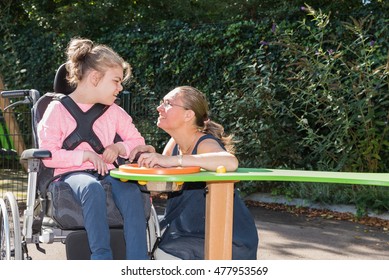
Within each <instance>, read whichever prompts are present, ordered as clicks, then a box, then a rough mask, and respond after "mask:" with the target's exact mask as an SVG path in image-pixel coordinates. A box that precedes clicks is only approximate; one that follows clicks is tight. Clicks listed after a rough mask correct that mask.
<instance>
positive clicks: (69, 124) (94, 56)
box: [37, 38, 148, 259]
mask: <svg viewBox="0 0 389 280" xmlns="http://www.w3.org/2000/svg"><path fill="white" fill-rule="evenodd" d="M67 57H68V60H67V62H66V70H67V72H68V76H67V80H68V82H69V83H70V85H72V86H74V91H73V92H71V93H70V94H69V95H68V102H74V103H75V104H76V105H77V107H78V108H79V109H80V110H81V111H82V112H81V113H80V115H81V116H82V113H87V112H88V111H89V110H91V108H92V107H93V106H94V105H96V104H103V105H104V106H103V107H104V110H103V111H102V112H101V116H99V117H98V118H97V119H96V120H95V121H94V122H93V123H92V124H91V125H90V126H91V127H90V128H89V130H88V131H86V132H85V130H84V129H79V128H78V123H79V122H83V121H86V118H85V120H84V119H81V120H76V119H75V117H74V115H72V114H71V113H70V112H69V111H68V110H67V109H66V108H65V106H64V105H63V103H62V102H61V101H59V100H54V101H52V102H51V103H50V104H49V105H48V107H47V109H46V111H45V113H44V115H43V117H42V120H41V121H40V122H39V124H38V130H37V132H38V139H39V147H40V148H42V149H47V150H50V151H51V153H52V158H51V159H46V160H43V163H44V165H45V166H46V167H48V168H53V169H54V175H55V176H59V179H58V180H59V181H63V182H66V183H68V184H69V185H70V187H71V188H72V190H73V193H74V196H75V198H76V200H77V201H78V202H79V203H80V205H81V208H82V214H83V217H84V223H85V230H86V232H87V236H88V242H89V247H90V251H91V259H112V258H113V255H112V250H111V247H110V232H109V225H108V222H107V206H106V193H105V191H104V188H103V186H102V182H103V181H104V180H105V182H109V183H110V184H111V186H112V196H113V200H114V202H115V204H116V206H117V208H118V209H119V211H120V214H121V216H122V218H123V224H124V239H125V243H126V258H127V259H148V256H147V243H146V236H145V232H146V223H145V219H146V218H145V210H144V205H143V198H142V196H141V191H140V189H139V188H138V186H137V185H135V184H132V183H128V182H127V183H123V182H120V181H118V180H115V179H113V178H111V177H110V176H109V170H110V169H113V168H114V167H115V161H116V160H117V158H118V157H121V158H128V157H129V155H130V152H131V151H132V150H133V149H134V147H136V146H138V145H144V144H145V142H144V138H143V137H142V136H141V134H140V133H139V132H138V130H137V129H136V127H135V126H134V124H133V123H132V118H131V117H130V116H129V115H128V114H127V113H126V112H125V111H124V110H123V109H122V108H121V107H119V106H118V105H116V104H115V100H116V98H117V95H118V94H119V92H120V91H121V90H122V89H123V87H122V83H123V82H125V81H127V80H128V79H129V77H130V75H131V69H130V65H129V64H128V63H127V62H125V61H124V60H123V59H122V58H121V57H120V56H119V55H118V54H117V53H116V52H114V51H113V50H112V49H111V48H109V47H107V46H104V45H96V44H94V43H93V42H92V41H90V40H88V39H77V38H76V39H72V40H71V41H70V43H69V45H68V48H67ZM116 135H119V136H120V141H118V142H115V141H114V139H115V136H116ZM69 138H72V139H71V141H70V142H71V143H72V146H70V147H69V145H68V143H69ZM85 138H88V139H91V140H90V141H89V142H88V141H84V140H85ZM92 140H93V141H92ZM90 142H92V143H90ZM95 142H97V144H96V143H95ZM96 146H100V147H99V148H96Z"/></svg>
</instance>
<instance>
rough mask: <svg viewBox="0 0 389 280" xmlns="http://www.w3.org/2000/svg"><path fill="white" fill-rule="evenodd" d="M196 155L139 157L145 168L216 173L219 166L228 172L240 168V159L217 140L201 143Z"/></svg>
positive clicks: (147, 155)
mask: <svg viewBox="0 0 389 280" xmlns="http://www.w3.org/2000/svg"><path fill="white" fill-rule="evenodd" d="M197 152H198V154H196V155H182V156H181V155H178V156H171V153H170V155H168V154H164V155H161V154H158V153H145V154H142V155H141V156H140V157H139V160H138V164H139V166H145V167H156V166H161V167H175V166H199V167H201V168H204V169H206V170H210V171H216V169H217V168H218V167H219V166H224V167H225V168H226V170H227V171H235V170H236V169H237V168H238V165H239V162H238V159H237V158H236V157H235V156H234V155H233V154H230V153H228V152H226V151H225V150H224V149H222V148H221V147H220V145H219V143H217V142H216V141H215V140H212V139H207V140H204V141H203V142H201V143H200V144H199V146H198V150H197Z"/></svg>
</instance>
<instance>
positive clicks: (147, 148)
mask: <svg viewBox="0 0 389 280" xmlns="http://www.w3.org/2000/svg"><path fill="white" fill-rule="evenodd" d="M142 153H155V148H154V147H153V146H151V145H139V146H136V147H135V148H134V149H132V151H131V152H130V156H129V157H128V160H129V161H130V162H133V161H134V160H138V159H137V158H138V157H139V156H140V154H142Z"/></svg>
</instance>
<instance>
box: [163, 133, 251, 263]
mask: <svg viewBox="0 0 389 280" xmlns="http://www.w3.org/2000/svg"><path fill="white" fill-rule="evenodd" d="M205 139H214V140H215V141H217V142H218V143H219V144H220V146H221V147H223V149H224V146H223V144H222V143H221V142H220V141H219V139H217V138H215V137H214V136H212V135H209V134H206V135H204V136H202V137H201V138H200V139H199V140H198V141H197V143H196V145H195V147H194V149H193V152H192V154H193V155H194V154H197V147H198V145H199V144H200V143H201V142H202V141H204V140H205ZM177 154H178V146H177V145H176V146H175V147H174V149H173V152H172V155H177ZM205 186H206V183H205V182H191V183H185V184H184V186H183V188H182V190H181V191H179V192H172V193H169V196H168V201H167V204H166V209H165V215H164V218H163V220H162V221H161V223H160V225H161V229H163V228H166V230H165V232H164V233H163V235H162V239H161V242H160V244H159V248H160V249H162V250H163V251H165V252H166V253H168V254H171V255H174V256H176V257H178V258H180V259H184V260H202V259H204V238H205ZM233 221H234V222H233V238H232V239H233V244H232V259H240V260H249V259H256V254H257V247H258V234H257V229H256V226H255V223H254V219H253V217H252V215H251V213H250V212H249V210H248V209H247V207H246V205H245V204H244V202H243V201H242V199H241V198H240V196H239V193H238V191H237V190H235V193H234V214H233Z"/></svg>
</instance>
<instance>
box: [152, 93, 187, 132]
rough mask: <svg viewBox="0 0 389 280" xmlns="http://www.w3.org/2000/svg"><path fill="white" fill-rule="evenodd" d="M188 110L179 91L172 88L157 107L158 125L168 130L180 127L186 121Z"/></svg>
mask: <svg viewBox="0 0 389 280" xmlns="http://www.w3.org/2000/svg"><path fill="white" fill-rule="evenodd" d="M186 110H187V109H186V108H185V106H184V104H183V102H182V100H181V98H179V91H178V90H172V91H171V92H169V93H168V94H167V95H165V97H164V98H163V100H162V101H161V104H160V105H159V106H158V107H157V111H158V113H159V117H158V121H157V126H158V127H159V128H161V129H163V130H165V131H167V132H168V131H171V130H174V129H175V128H178V127H180V126H181V125H182V124H183V122H184V114H185V112H186Z"/></svg>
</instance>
